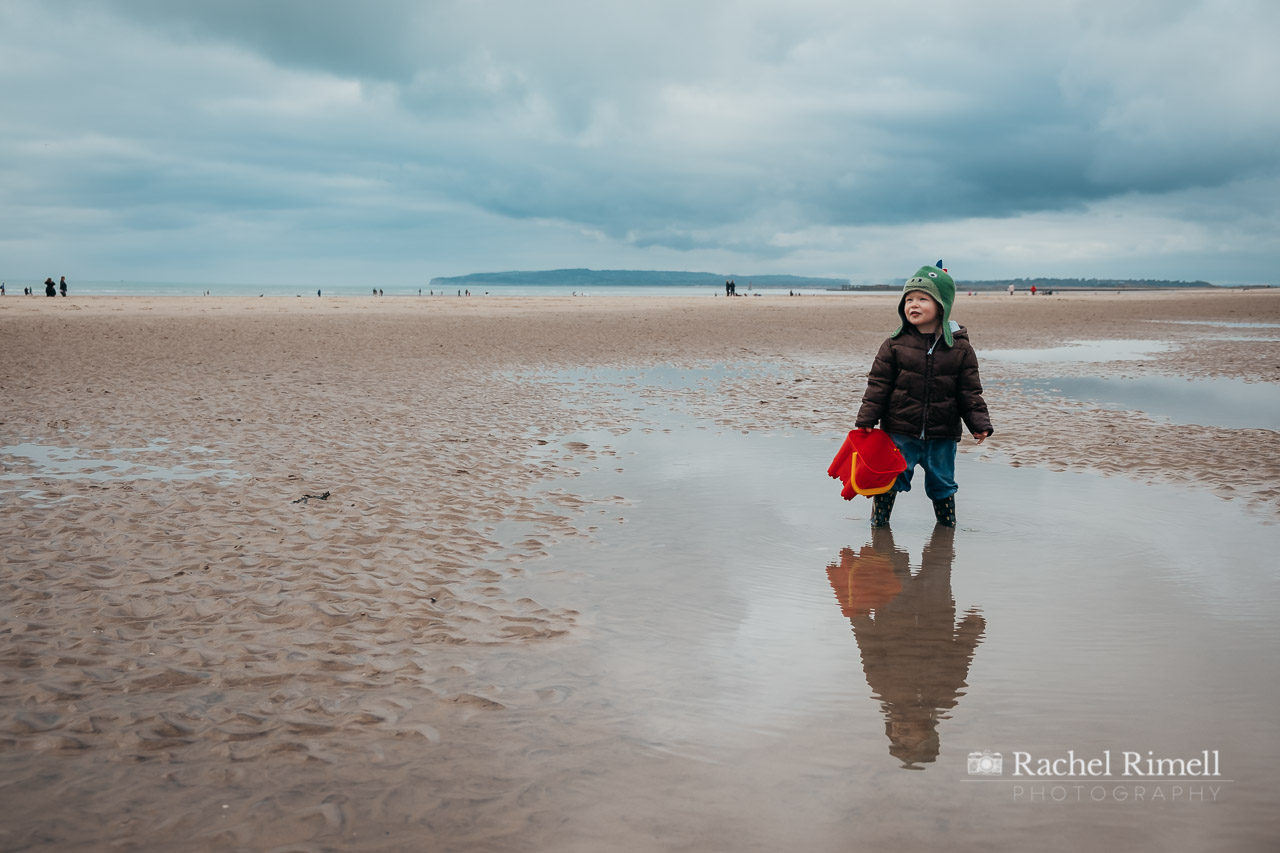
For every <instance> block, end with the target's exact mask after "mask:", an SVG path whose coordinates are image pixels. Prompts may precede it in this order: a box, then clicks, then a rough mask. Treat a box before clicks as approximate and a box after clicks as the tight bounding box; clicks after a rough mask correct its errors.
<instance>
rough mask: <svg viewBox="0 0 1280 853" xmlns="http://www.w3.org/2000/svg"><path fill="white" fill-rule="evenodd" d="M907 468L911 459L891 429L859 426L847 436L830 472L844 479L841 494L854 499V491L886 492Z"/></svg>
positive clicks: (867, 493)
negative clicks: (867, 430)
mask: <svg viewBox="0 0 1280 853" xmlns="http://www.w3.org/2000/svg"><path fill="white" fill-rule="evenodd" d="M905 470H907V460H906V459H903V458H902V452H901V451H900V450H898V446H897V445H896V444H894V443H893V439H892V438H890V437H889V433H887V432H885V431H884V430H882V429H873V430H870V431H869V432H863V431H862V430H860V429H855V430H852V431H851V432H850V433H849V435H848V436H847V437H846V438H845V440H844V444H843V445H841V447H840V452H839V453H837V454H836V458H835V459H834V460H832V462H831V467H830V468H828V469H827V474H828V475H830V476H831V477H833V478H835V479H838V480H840V481H841V482H842V483H844V490H843V491H842V492H841V493H840V496H841V497H842V498H844V499H845V500H852V499H853V496H854V495H866V496H867V497H870V496H871V495H880V494H884V493H885V492H887V491H889V490H890V489H891V488H893V483H894V481H895V480H896V479H898V475H899V474H901V473H902V472H903V471H905Z"/></svg>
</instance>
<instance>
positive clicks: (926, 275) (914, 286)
mask: <svg viewBox="0 0 1280 853" xmlns="http://www.w3.org/2000/svg"><path fill="white" fill-rule="evenodd" d="M913 290H923V291H924V292H925V293H927V294H929V295H930V296H932V297H933V300H934V301H935V302H937V303H938V305H940V306H942V317H941V318H940V320H941V322H940V324H939V325H940V327H941V330H942V340H943V341H944V342H945V343H946V345H947V346H951V345H952V343H953V338H952V333H953V332H954V331H955V329H954V328H952V327H953V325H954V324H953V323H952V322H951V306H952V305H953V304H954V303H955V301H956V283H955V281H954V280H953V279H952V278H951V276H950V275H949V274H948V273H947V271H946V270H945V269H942V261H938V266H936V267H930V266H924V267H920V269H918V270H916V274H915V275H913V276H912V277H911V278H909V279H907V283H906V284H905V285H903V286H902V298H901V299H899V300H898V320H899V322H898V328H896V329H894V330H893V334H892V335H890V336H889V337H891V338H896V337H897V336H898V335H900V334H902V330H903V329H904V328H906V327H907V325H908V323H907V314H906V312H905V311H904V310H903V305H904V303H905V302H906V301H907V294H908V293H910V292H911V291H913Z"/></svg>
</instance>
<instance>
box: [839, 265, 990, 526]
mask: <svg viewBox="0 0 1280 853" xmlns="http://www.w3.org/2000/svg"><path fill="white" fill-rule="evenodd" d="M955 298H956V284H955V282H954V281H953V280H952V279H951V276H950V275H948V274H947V271H946V270H945V269H942V261H938V265H937V266H935V267H921V268H920V270H919V272H917V273H916V274H915V275H913V276H912V277H911V278H910V279H909V280H908V281H907V283H906V286H904V287H903V288H902V299H901V300H900V301H899V302H898V317H899V318H901V320H902V322H901V324H900V325H899V326H898V328H897V330H896V331H894V333H893V334H892V335H890V336H889V338H888V339H887V340H886V341H885V342H884V343H883V344H881V345H880V351H879V352H877V353H876V360H875V362H874V363H873V364H872V365H871V372H870V373H868V374H867V390H866V391H865V392H864V393H863V395H862V407H861V408H860V409H858V418H857V420H856V421H855V422H854V425H855V426H856V427H857V428H858V429H862V430H870V429H871V428H872V427H874V426H876V424H877V423H878V424H880V427H881V428H882V429H883V430H884V431H885V432H887V433H889V435H890V436H891V437H892V438H893V443H894V444H896V445H897V446H898V449H899V450H901V451H902V455H903V457H905V458H906V460H907V470H905V471H903V472H902V473H901V474H899V475H898V479H897V481H896V482H895V483H894V484H893V489H892V490H890V491H888V492H885V493H884V494H882V495H876V496H875V497H873V498H872V501H873V507H872V510H871V526H872V527H888V526H889V514H890V513H891V512H893V502H894V500H895V499H896V498H897V495H898V492H908V491H910V490H911V476H912V474H913V473H914V472H915V467H916V465H919V466H920V467H921V468H923V469H924V492H925V494H926V495H928V496H929V498H930V500H932V501H933V513H934V516H935V517H936V518H937V520H938V523H939V524H941V525H944V526H946V527H955V525H956V498H955V494H956V490H957V489H958V488H959V487H958V486H957V485H956V479H955V475H956V445H957V443H958V442H959V441H960V438H961V429H960V421H961V420H963V421H964V423H965V424H966V425H967V426H968V427H969V431H970V432H971V433H973V437H974V439H976V440H977V442H978V443H979V444H981V443H982V442H983V441H984V440H985V439H986V438H987V436H989V435H991V432H992V429H991V418H990V417H989V416H988V415H987V403H986V401H985V400H983V399H982V380H981V379H980V378H979V376H978V357H977V356H976V355H975V354H974V352H973V347H972V346H970V345H969V335H968V333H967V332H966V331H965V329H964V327H963V326H960V325H957V324H956V323H954V322H952V320H951V306H952V303H954V302H955Z"/></svg>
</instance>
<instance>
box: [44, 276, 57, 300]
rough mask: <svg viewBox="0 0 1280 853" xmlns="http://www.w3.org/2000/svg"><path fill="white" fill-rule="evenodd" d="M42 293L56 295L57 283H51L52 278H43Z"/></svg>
mask: <svg viewBox="0 0 1280 853" xmlns="http://www.w3.org/2000/svg"><path fill="white" fill-rule="evenodd" d="M44 295H45V296H57V295H58V288H57V285H55V284H54V283H53V279H52V278H46V279H45V280H44Z"/></svg>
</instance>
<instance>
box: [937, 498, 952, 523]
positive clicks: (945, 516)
mask: <svg viewBox="0 0 1280 853" xmlns="http://www.w3.org/2000/svg"><path fill="white" fill-rule="evenodd" d="M933 517H934V518H936V519H938V523H939V524H941V525H942V526H943V527H955V526H956V496H955V495H951V496H950V497H946V498H943V499H942V500H940V501H934V502H933Z"/></svg>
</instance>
